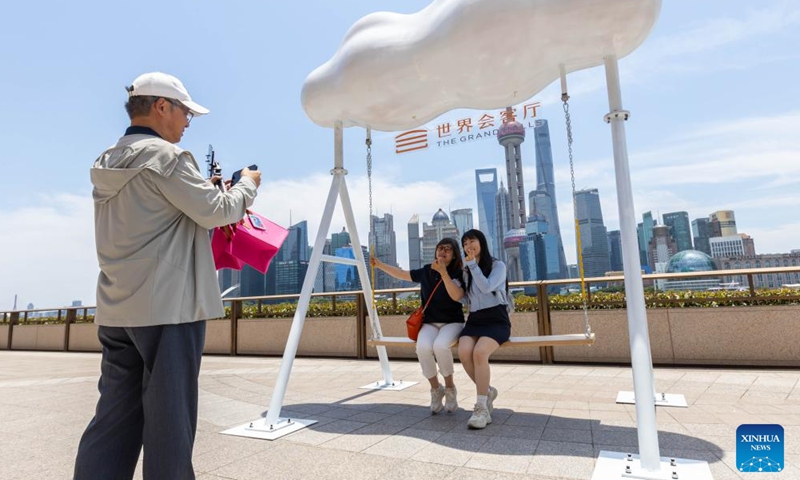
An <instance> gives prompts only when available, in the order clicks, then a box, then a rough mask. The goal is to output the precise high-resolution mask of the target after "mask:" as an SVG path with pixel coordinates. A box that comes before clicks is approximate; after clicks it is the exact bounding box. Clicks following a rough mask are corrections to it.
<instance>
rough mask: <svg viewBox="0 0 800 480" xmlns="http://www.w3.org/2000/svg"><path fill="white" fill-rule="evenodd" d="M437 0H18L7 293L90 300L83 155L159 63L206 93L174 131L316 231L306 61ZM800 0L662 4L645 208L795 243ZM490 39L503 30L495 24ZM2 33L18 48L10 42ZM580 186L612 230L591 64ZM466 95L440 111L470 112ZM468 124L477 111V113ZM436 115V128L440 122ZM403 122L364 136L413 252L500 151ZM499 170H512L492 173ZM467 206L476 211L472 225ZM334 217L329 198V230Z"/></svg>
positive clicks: (636, 65) (640, 208) (629, 81)
mask: <svg viewBox="0 0 800 480" xmlns="http://www.w3.org/2000/svg"><path fill="white" fill-rule="evenodd" d="M427 3H428V2H426V1H419V0H404V1H399V0H397V1H378V2H375V1H373V2H311V3H309V2H236V1H234V2H210V1H202V0H201V1H188V0H187V1H179V2H174V1H167V2H150V1H143V2H138V3H137V4H136V5H132V4H126V3H120V2H100V1H75V2H67V3H64V2H35V1H34V2H13V3H11V4H10V5H8V6H6V7H5V9H4V18H5V20H6V21H5V22H4V29H3V30H1V31H0V45H2V47H0V48H1V49H2V69H3V74H2V75H0V90H1V91H2V92H4V95H2V96H0V112H2V113H3V115H0V131H2V132H3V135H2V140H3V141H2V144H0V148H2V151H1V152H2V153H0V161H2V165H3V173H4V175H3V178H4V180H5V181H4V182H3V185H4V191H5V195H3V196H2V197H1V198H0V222H2V224H3V225H5V226H6V231H5V233H4V235H2V236H0V249H2V251H3V252H4V255H3V256H2V257H1V258H0V272H2V275H0V309H8V308H11V306H12V303H13V299H14V294H19V304H20V305H21V306H26V305H27V304H28V303H33V304H34V305H35V306H36V307H52V306H60V305H65V304H68V303H69V302H71V301H72V300H75V299H80V300H82V301H83V302H84V303H85V304H93V302H94V284H95V281H96V275H97V271H98V268H97V259H96V256H95V252H94V239H93V226H92V222H93V217H92V203H91V185H90V183H89V167H90V165H91V163H92V161H93V160H94V158H95V157H96V156H97V155H98V154H99V153H100V152H101V151H102V150H103V149H104V148H105V147H106V146H108V145H110V144H112V143H113V142H114V141H115V140H116V139H117V137H118V136H119V135H120V134H121V133H122V132H123V131H124V128H125V127H126V125H127V117H126V115H125V112H124V109H123V104H124V102H125V93H124V90H123V87H124V86H125V85H128V84H130V82H131V81H132V80H133V79H134V78H135V77H136V76H137V75H139V74H140V73H143V72H147V71H153V70H160V71H165V72H168V73H172V74H174V75H176V76H178V77H179V78H181V79H182V80H183V82H184V83H185V84H186V86H187V88H188V89H189V91H190V93H191V94H192V96H193V97H194V98H195V99H196V100H197V101H198V102H200V103H201V104H202V105H204V106H206V107H208V108H210V109H211V114H210V115H209V116H207V117H203V118H198V119H196V120H195V121H193V122H192V126H191V127H190V128H189V129H188V130H187V131H186V134H185V136H184V141H183V142H182V143H181V145H182V146H183V147H184V148H186V149H189V150H191V151H192V152H194V153H195V155H196V156H197V157H198V158H199V159H200V160H202V159H204V155H205V153H206V150H207V148H208V144H209V143H210V144H213V145H214V147H215V149H216V151H217V157H218V159H219V160H220V161H221V162H222V163H223V167H224V168H225V172H226V174H228V175H229V174H230V173H231V172H232V171H233V170H235V169H238V168H240V167H241V166H245V165H249V164H251V163H257V164H258V165H259V166H261V168H262V171H263V175H264V177H263V183H262V186H261V189H260V195H259V198H258V199H257V201H256V208H255V209H256V210H257V211H259V212H260V213H262V214H264V215H266V216H267V217H269V218H271V219H273V220H275V221H277V222H279V223H282V224H284V225H288V224H289V222H290V218H291V221H292V222H293V223H294V222H296V221H299V220H304V219H305V220H308V222H309V227H310V234H311V237H310V238H309V242H310V243H312V244H313V240H314V237H315V235H316V231H317V224H318V223H319V220H320V217H321V214H322V207H323V206H324V202H325V196H326V194H327V190H328V188H329V185H330V175H329V173H328V172H329V170H330V168H331V167H332V165H333V160H332V137H333V135H332V132H331V131H330V130H328V129H324V128H321V127H318V126H316V125H314V124H313V123H312V122H311V121H310V120H308V118H307V117H306V116H305V114H304V112H303V109H302V107H301V105H300V90H301V88H302V84H303V81H304V79H305V77H306V76H307V75H308V74H309V73H310V72H311V71H312V70H313V69H314V68H316V67H317V66H319V65H320V64H322V63H323V62H325V61H326V60H327V59H328V58H330V56H331V55H332V54H333V53H334V52H335V50H336V48H337V46H338V45H339V43H340V42H341V40H342V37H343V36H344V34H345V32H346V31H347V30H348V28H349V27H350V26H351V25H352V24H353V23H354V22H355V21H356V20H358V19H359V18H361V17H362V16H364V15H366V14H368V13H371V12H374V11H380V10H386V11H395V12H401V13H411V12H415V11H418V10H420V9H421V8H423V7H424V6H425V5H427ZM799 27H800V4H798V3H797V2H791V1H771V0H765V1H760V2H749V1H741V0H739V1H730V0H713V1H704V2H684V1H674V0H667V1H664V2H663V6H662V11H661V16H660V18H659V20H658V22H657V23H656V26H655V28H654V30H653V32H652V34H651V35H650V37H649V38H648V39H647V40H646V41H645V43H644V44H643V45H642V46H641V47H640V48H639V49H638V50H636V51H635V52H633V53H632V54H631V55H629V56H628V57H626V58H624V59H622V60H621V61H620V69H621V77H622V96H623V105H624V107H625V108H626V109H628V110H630V111H631V112H632V117H631V119H630V120H629V121H628V122H627V124H626V128H627V137H628V149H629V154H630V165H631V174H632V180H633V188H634V202H635V207H636V212H637V216H639V217H640V216H641V214H642V213H643V212H645V211H648V210H652V211H653V212H654V214H655V213H660V214H663V213H666V212H670V211H678V210H685V211H688V212H689V216H690V218H691V219H694V218H698V217H704V216H707V215H708V214H709V213H710V212H712V211H715V210H720V209H731V210H734V211H735V213H736V220H737V225H738V228H739V231H740V232H744V233H748V234H750V235H751V236H752V237H753V238H754V239H755V245H756V251H757V253H774V252H788V251H789V250H791V249H795V248H800V221H799V220H797V218H796V217H795V216H794V213H795V211H796V206H797V205H798V203H800V194H798V193H797V190H798V189H797V186H798V183H800V175H798V173H800V162H799V161H798V160H800V135H798V133H797V132H798V131H800V103H798V100H797V99H798V97H800V95H799V94H800V82H798V78H800V49H798V47H800V28H799ZM495 40H496V41H501V39H495ZM12 45H13V47H12ZM570 90H571V93H572V97H573V98H572V100H571V112H572V118H573V124H574V131H575V141H576V145H575V164H576V185H577V187H578V188H598V189H599V190H600V196H601V200H602V206H603V214H604V217H605V221H606V224H607V226H608V227H609V229H616V228H618V225H619V224H618V221H617V218H618V215H617V204H616V196H615V185H614V173H613V163H612V157H611V139H610V129H609V127H608V126H607V125H606V124H605V123H603V121H602V117H603V115H604V114H605V113H607V111H608V101H607V96H606V93H605V79H604V73H603V70H602V68H595V69H591V70H585V71H582V72H577V73H575V74H573V75H571V76H570ZM559 93H560V92H559V89H558V85H555V84H554V85H551V86H550V87H548V88H546V89H545V90H543V91H542V92H540V93H539V94H537V95H535V96H534V97H533V99H532V100H533V101H539V102H541V104H542V107H541V108H540V110H539V116H540V118H546V119H548V120H549V121H550V128H551V136H552V141H553V155H554V157H555V158H554V160H555V177H556V189H557V196H558V201H559V205H558V206H559V215H560V218H561V223H562V233H563V235H564V238H565V248H566V252H567V257H568V260H569V261H574V259H575V250H574V241H573V240H572V239H573V235H574V232H573V231H572V229H571V219H572V207H571V204H570V185H569V170H568V164H567V161H566V142H565V132H564V127H563V123H564V122H563V112H562V110H561V106H560V101H559ZM482 113H483V112H480V111H458V112H450V113H448V114H445V115H443V116H442V117H441V118H442V119H443V120H449V121H455V120H457V119H459V118H465V117H472V118H474V119H477V118H478V117H480V115H481V114H482ZM473 121H475V120H473ZM436 123H441V122H440V121H434V122H430V123H429V126H433V127H434V128H435V124H436ZM393 136H394V134H389V133H377V134H376V135H375V146H374V152H373V157H374V168H373V177H374V178H373V184H374V193H373V197H374V202H375V207H376V212H377V213H378V214H383V213H384V212H390V211H391V212H392V213H393V214H394V215H395V230H396V232H397V239H398V257H399V260H400V263H401V265H403V266H406V267H407V265H408V264H407V258H408V253H407V240H406V226H405V225H406V222H407V221H408V220H409V218H410V217H411V215H412V214H413V213H418V214H419V215H420V218H421V219H422V220H423V221H430V217H431V216H432V215H433V214H434V213H435V212H436V210H437V209H438V208H440V207H441V208H443V209H445V210H448V209H455V208H464V207H472V208H473V209H474V208H475V206H476V205H475V204H476V200H475V187H474V173H473V172H474V170H475V169H476V168H485V167H497V168H499V169H500V171H501V173H503V172H504V167H503V151H502V149H501V147H500V146H499V145H497V144H496V142H494V141H491V140H490V141H481V142H472V143H469V144H462V145H457V146H452V147H447V148H429V149H427V150H423V151H418V152H414V153H408V154H404V155H396V154H395V153H394V142H393ZM363 139H364V132H363V130H360V129H356V128H352V129H348V130H347V131H346V133H345V167H346V168H347V169H348V170H349V172H350V174H349V175H348V178H347V181H348V185H349V187H350V195H351V198H352V200H353V203H354V208H355V214H356V217H357V219H358V222H359V232H360V236H361V239H362V241H363V240H365V239H366V232H367V225H368V195H367V189H366V176H365V174H366V168H365V157H364V155H365V152H364V148H363ZM522 155H523V163H524V164H525V171H524V177H525V179H526V183H525V188H526V192H527V191H530V190H531V189H533V188H534V187H535V178H536V176H535V170H534V168H533V165H534V149H533V142H532V141H530V142H527V143H524V144H523V146H522ZM501 176H504V175H501ZM477 220H478V219H477V216H476V218H475V222H476V225H477ZM343 225H344V221H343V217H342V216H341V214H340V213H337V216H336V217H335V218H334V221H333V225H332V229H333V230H334V231H338V230H340V229H341V227H342V226H343Z"/></svg>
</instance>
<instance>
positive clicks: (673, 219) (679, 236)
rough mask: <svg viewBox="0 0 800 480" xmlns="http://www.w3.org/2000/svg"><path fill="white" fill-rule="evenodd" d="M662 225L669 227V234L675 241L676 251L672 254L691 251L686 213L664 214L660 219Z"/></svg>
mask: <svg viewBox="0 0 800 480" xmlns="http://www.w3.org/2000/svg"><path fill="white" fill-rule="evenodd" d="M661 218H662V219H663V220H664V225H666V226H667V227H669V233H670V235H672V238H674V239H675V245H676V246H677V248H678V250H677V251H676V252H673V254H675V253H678V252H682V251H684V250H692V230H691V227H690V226H689V214H688V213H686V212H670V213H665V214H664V215H662V217H661Z"/></svg>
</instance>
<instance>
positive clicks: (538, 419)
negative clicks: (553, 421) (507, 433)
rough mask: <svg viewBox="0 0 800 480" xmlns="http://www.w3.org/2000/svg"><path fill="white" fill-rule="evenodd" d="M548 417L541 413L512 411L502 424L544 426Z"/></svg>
mask: <svg viewBox="0 0 800 480" xmlns="http://www.w3.org/2000/svg"><path fill="white" fill-rule="evenodd" d="M549 419H550V416H549V415H541V414H536V413H514V414H512V415H511V416H510V417H508V418H507V419H506V421H505V422H503V424H504V425H511V426H517V427H544V426H545V425H546V424H547V421H548V420H549Z"/></svg>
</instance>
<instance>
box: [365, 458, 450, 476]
mask: <svg viewBox="0 0 800 480" xmlns="http://www.w3.org/2000/svg"><path fill="white" fill-rule="evenodd" d="M454 470H455V467H453V466H451V465H438V464H435V463H426V462H414V461H411V460H404V461H401V462H398V463H395V464H394V465H393V466H392V467H391V468H390V469H389V471H388V472H386V474H384V475H383V476H381V478H380V480H416V479H433V478H445V477H447V476H448V475H449V474H450V473H452V472H453V471H454Z"/></svg>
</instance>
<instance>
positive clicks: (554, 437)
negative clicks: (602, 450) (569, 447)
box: [541, 427, 592, 445]
mask: <svg viewBox="0 0 800 480" xmlns="http://www.w3.org/2000/svg"><path fill="white" fill-rule="evenodd" d="M541 439H542V440H544V441H548V442H569V443H588V444H590V445H591V443H592V432H591V431H590V430H572V429H566V428H550V427H547V428H545V429H544V432H542V438H541Z"/></svg>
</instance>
